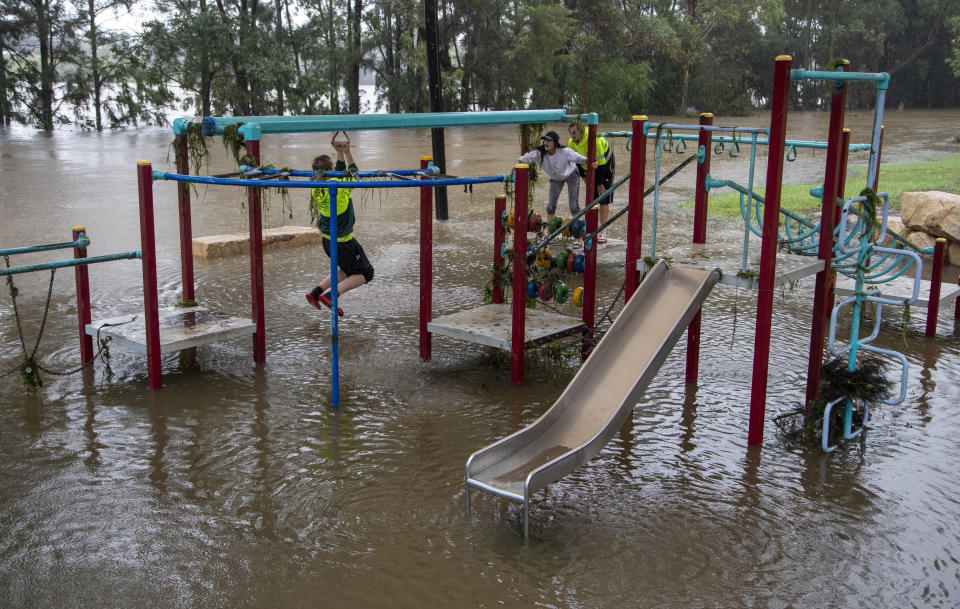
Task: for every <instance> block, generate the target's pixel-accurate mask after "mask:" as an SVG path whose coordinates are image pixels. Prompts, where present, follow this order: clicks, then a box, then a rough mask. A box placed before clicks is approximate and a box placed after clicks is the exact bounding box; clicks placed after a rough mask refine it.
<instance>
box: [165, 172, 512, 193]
mask: <svg viewBox="0 0 960 609" xmlns="http://www.w3.org/2000/svg"><path fill="white" fill-rule="evenodd" d="M507 177H508V176H506V175H497V176H487V177H481V178H446V179H439V180H429V181H426V180H409V181H403V182H352V181H351V182H343V181H329V182H315V181H313V180H303V181H284V182H278V181H277V180H255V179H254V180H240V179H236V178H213V177H204V176H188V175H183V174H179V173H170V172H166V171H154V172H153V179H154V180H171V181H174V182H190V183H191V184H212V185H217V186H244V187H248V188H347V189H353V188H419V187H423V186H429V187H431V188H432V187H434V186H462V185H463V184H491V183H493V182H505V181H507Z"/></svg>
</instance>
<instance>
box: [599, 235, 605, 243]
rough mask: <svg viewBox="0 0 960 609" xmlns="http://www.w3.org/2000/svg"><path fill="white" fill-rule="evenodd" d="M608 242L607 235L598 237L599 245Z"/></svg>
mask: <svg viewBox="0 0 960 609" xmlns="http://www.w3.org/2000/svg"><path fill="white" fill-rule="evenodd" d="M606 242H607V236H606V235H600V236H599V237H597V243H606Z"/></svg>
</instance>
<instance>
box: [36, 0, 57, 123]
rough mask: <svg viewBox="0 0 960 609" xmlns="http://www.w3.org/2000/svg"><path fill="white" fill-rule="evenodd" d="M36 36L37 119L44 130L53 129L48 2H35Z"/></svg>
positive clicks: (51, 38) (51, 45) (51, 46)
mask: <svg viewBox="0 0 960 609" xmlns="http://www.w3.org/2000/svg"><path fill="white" fill-rule="evenodd" d="M35 6H37V37H38V38H39V42H40V108H39V113H38V116H37V119H38V120H39V122H40V124H39V127H40V128H41V129H43V130H44V131H53V81H54V76H55V74H54V72H55V70H54V68H53V56H52V53H53V28H52V26H51V24H50V13H49V10H50V4H49V2H47V1H44V2H38V3H36V5H35Z"/></svg>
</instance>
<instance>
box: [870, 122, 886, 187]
mask: <svg viewBox="0 0 960 609" xmlns="http://www.w3.org/2000/svg"><path fill="white" fill-rule="evenodd" d="M883 132H884V126H883V125H880V141H879V142H878V143H877V173H876V175H874V176H873V184H872V185H871V188H873V192H880V191H879V190H877V188H878V186H879V184H880V155H881V153H882V152H883Z"/></svg>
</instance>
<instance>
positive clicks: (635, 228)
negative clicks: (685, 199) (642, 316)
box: [624, 115, 647, 302]
mask: <svg viewBox="0 0 960 609" xmlns="http://www.w3.org/2000/svg"><path fill="white" fill-rule="evenodd" d="M646 122H647V117H646V116H643V115H637V116H634V117H633V137H632V139H631V141H632V145H631V147H630V186H629V187H628V188H629V190H628V191H627V196H628V198H629V201H628V203H627V263H626V264H627V269H626V284H625V285H624V302H629V300H630V297H631V296H633V293H634V292H636V291H637V287H638V286H639V285H640V273H639V271H637V262H639V261H640V256H641V254H642V250H643V247H642V246H643V188H644V186H645V184H644V181H645V179H646V162H647V136H645V135H644V134H643V127H644V124H645V123H646Z"/></svg>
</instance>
